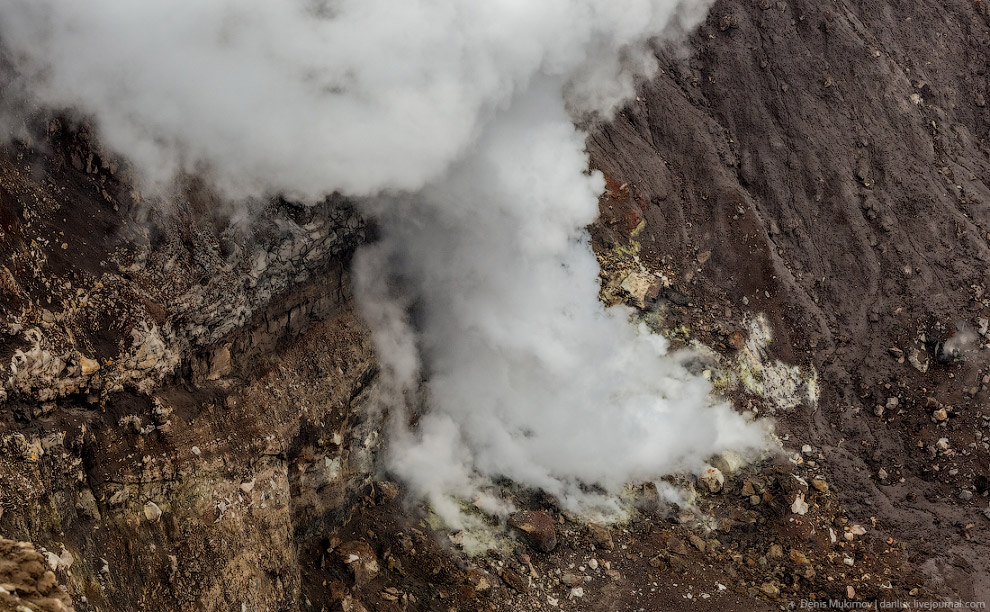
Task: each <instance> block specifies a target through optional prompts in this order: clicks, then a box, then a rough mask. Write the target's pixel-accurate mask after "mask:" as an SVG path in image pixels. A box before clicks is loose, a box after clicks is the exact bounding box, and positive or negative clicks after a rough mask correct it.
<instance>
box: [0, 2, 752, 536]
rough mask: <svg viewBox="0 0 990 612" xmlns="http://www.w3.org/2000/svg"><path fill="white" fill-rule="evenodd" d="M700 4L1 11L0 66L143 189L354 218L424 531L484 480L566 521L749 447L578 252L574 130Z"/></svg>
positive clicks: (589, 216)
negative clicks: (288, 201) (340, 196)
mask: <svg viewBox="0 0 990 612" xmlns="http://www.w3.org/2000/svg"><path fill="white" fill-rule="evenodd" d="M707 5H708V2H707V1H694V2H692V1H687V0H677V1H675V0H625V1H619V0H542V1H529V0H526V1H521V0H501V1H495V0H491V1H485V2H478V1H475V0H462V1H457V0H446V1H437V0H404V1H401V2H396V1H386V0H338V1H333V0H217V1H213V2H202V1H200V0H170V1H168V2H165V1H163V0H155V1H152V0H147V1H141V2H135V1H134V0H89V1H88V2H79V1H77V0H0V37H2V38H0V42H2V44H3V45H4V47H5V54H6V56H7V60H8V62H9V63H10V64H11V65H12V66H13V67H14V69H15V71H16V73H17V78H16V80H15V84H16V85H17V87H18V89H20V90H23V91H27V92H29V94H30V96H31V98H32V100H31V102H33V103H36V104H41V105H44V106H46V107H50V108H71V109H75V110H77V111H78V112H79V113H81V114H83V115H85V116H87V117H89V118H91V119H92V120H93V121H94V123H95V125H96V127H97V129H98V130H99V133H100V137H101V139H102V141H103V142H104V144H105V145H107V146H108V147H110V148H111V149H114V150H116V151H117V152H119V153H120V154H122V155H124V156H125V157H126V158H127V159H129V160H130V162H131V163H132V165H133V167H134V169H135V172H136V173H137V175H138V177H139V178H140V180H141V181H142V183H143V184H144V185H146V186H150V187H159V188H161V187H163V186H167V185H168V184H169V183H170V182H171V181H172V180H173V179H174V178H175V177H176V176H177V175H179V174H182V173H192V174H198V175H201V176H204V177H206V178H207V179H208V180H210V181H212V182H213V183H214V184H215V185H216V186H217V188H218V189H220V190H221V191H223V192H224V193H225V194H226V195H227V196H228V197H230V198H233V199H239V198H248V197H257V196H265V195H270V194H274V193H282V194H287V195H289V196H291V197H294V198H297V199H302V200H305V201H317V200H320V199H322V198H323V197H324V196H326V195H327V194H329V193H331V192H335V191H338V192H342V193H345V194H347V195H350V196H352V197H358V198H362V199H363V201H364V202H365V203H364V204H363V205H364V206H365V208H366V210H367V212H368V213H369V214H372V215H373V216H375V217H376V219H377V220H378V221H379V224H380V227H381V239H380V241H379V242H377V243H376V244H374V245H370V246H368V247H365V248H364V249H362V251H361V252H360V253H359V255H358V261H357V274H356V276H357V279H358V280H357V294H358V298H359V301H360V307H361V309H362V311H363V313H364V315H365V317H366V319H367V321H368V323H369V324H370V325H371V327H372V329H373V332H374V336H375V340H376V345H377V349H378V356H379V359H380V360H381V362H382V364H383V366H384V368H383V371H384V372H385V374H386V380H385V382H386V385H385V388H386V389H387V390H389V391H391V392H392V395H390V396H389V397H390V398H391V400H392V401H394V402H395V406H393V407H394V408H395V409H396V412H397V413H398V414H400V415H404V414H405V413H404V412H402V411H401V410H400V407H401V405H402V404H403V403H405V402H409V401H412V400H414V399H415V398H416V396H417V395H418V394H419V393H421V392H422V393H423V400H424V405H425V406H426V408H425V412H424V413H423V414H422V415H421V417H420V418H419V419H418V422H417V423H416V425H415V427H411V428H410V427H408V426H407V425H406V423H407V420H406V419H405V418H400V419H398V422H399V423H401V425H400V426H397V427H396V428H395V431H394V432H393V438H392V441H391V455H390V467H391V468H392V470H393V471H395V472H396V473H398V474H399V475H400V476H401V477H402V478H403V479H405V481H406V482H408V483H409V484H410V486H411V487H412V488H413V489H414V490H415V491H416V492H417V493H418V494H420V495H423V496H427V497H429V498H430V499H431V501H432V502H433V504H434V506H435V507H436V508H438V510H441V511H442V512H443V511H445V510H449V509H450V506H449V502H448V499H449V496H450V495H459V496H471V495H473V494H474V493H475V492H476V491H477V490H478V487H479V486H480V483H482V482H483V481H484V480H485V479H488V478H496V477H498V478H501V477H507V478H510V479H512V480H514V481H516V482H517V483H520V484H523V485H527V486H532V487H538V488H541V489H543V490H545V491H547V492H549V493H551V494H553V495H555V496H557V497H558V498H559V499H560V500H561V501H562V502H563V503H564V504H565V505H569V506H570V507H580V506H581V505H582V504H583V503H585V502H586V501H587V500H588V497H589V496H588V494H587V493H585V491H587V487H588V486H597V487H599V488H600V489H601V490H604V491H606V492H614V491H615V490H617V489H618V488H619V487H621V485H622V484H623V483H625V482H627V481H629V480H635V479H648V478H652V477H656V476H658V475H662V474H665V473H670V472H674V471H693V470H697V469H699V468H700V467H701V466H702V465H703V463H704V461H705V459H706V458H707V457H709V456H710V455H712V454H713V453H716V452H719V451H722V450H724V449H727V448H734V449H737V450H747V449H753V448H757V447H760V446H761V445H762V440H763V433H762V430H761V429H760V428H758V427H756V426H754V425H752V424H750V423H748V422H747V421H745V420H744V419H743V418H742V417H740V416H738V415H736V414H735V413H734V412H733V411H732V410H731V409H730V408H729V406H727V405H725V404H720V403H715V402H713V401H712V399H711V397H710V394H709V391H710V389H709V385H708V383H707V382H706V381H705V380H704V379H702V378H700V377H697V376H693V375H691V374H689V373H688V371H687V370H686V369H685V368H684V367H683V365H682V363H681V362H680V360H679V358H678V357H677V356H676V355H668V354H667V347H666V342H665V341H664V340H663V339H662V338H660V337H657V336H654V335H650V334H648V333H645V332H644V331H641V330H638V329H637V328H636V327H634V326H633V325H631V324H630V323H629V313H628V311H627V310H625V309H623V308H610V309H605V308H604V307H603V306H602V304H601V303H600V302H599V301H598V299H597V296H598V280H597V275H598V271H599V269H598V265H597V262H596V260H595V257H594V254H593V253H592V251H591V247H590V244H589V239H588V236H587V232H586V230H585V229H584V228H585V226H586V225H587V224H589V223H590V222H592V221H593V220H594V218H595V216H596V214H597V197H598V194H599V193H601V191H602V190H603V187H604V183H603V179H602V177H601V176H600V175H599V174H598V173H594V172H593V173H588V172H587V166H588V162H587V156H586V154H585V151H584V140H585V136H586V134H585V133H584V132H582V131H581V130H579V129H577V128H575V127H574V119H575V118H586V117H588V116H589V115H592V114H600V115H607V114H608V113H610V112H611V111H612V110H613V109H614V108H615V106H616V105H617V104H619V103H620V102H621V101H622V100H623V99H625V98H626V97H628V96H629V95H630V94H631V93H632V91H633V90H632V86H633V80H634V79H635V78H636V77H638V76H648V75H650V74H651V73H652V71H653V70H654V69H655V60H653V55H652V53H651V51H650V49H649V47H648V44H647V43H648V41H649V40H650V39H651V38H652V37H655V36H657V35H661V34H664V33H665V32H669V31H671V30H672V29H678V28H684V27H689V26H690V25H693V23H694V21H695V20H696V19H698V18H699V17H700V16H701V15H702V14H703V12H704V10H705V9H706V8H707ZM424 380H425V383H424V382H423V381H424ZM445 514H446V515H447V516H448V517H449V516H451V514H452V513H450V512H445Z"/></svg>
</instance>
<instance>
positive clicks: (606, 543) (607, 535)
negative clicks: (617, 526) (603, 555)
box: [588, 523, 615, 550]
mask: <svg viewBox="0 0 990 612" xmlns="http://www.w3.org/2000/svg"><path fill="white" fill-rule="evenodd" d="M588 535H590V536H591V541H592V542H593V543H594V544H595V546H596V547H598V548H601V549H603V550H613V549H614V548H615V543H614V542H613V541H612V532H611V531H609V529H608V527H606V526H604V525H599V524H597V523H590V524H589V525H588Z"/></svg>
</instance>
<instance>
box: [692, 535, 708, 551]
mask: <svg viewBox="0 0 990 612" xmlns="http://www.w3.org/2000/svg"><path fill="white" fill-rule="evenodd" d="M688 540H689V541H690V542H691V546H694V547H695V548H697V549H698V550H700V551H701V552H705V547H706V546H705V541H704V540H703V539H701V536H698V535H695V534H693V533H692V534H691V535H690V536H689V537H688Z"/></svg>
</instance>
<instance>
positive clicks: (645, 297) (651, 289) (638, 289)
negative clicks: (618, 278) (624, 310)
mask: <svg viewBox="0 0 990 612" xmlns="http://www.w3.org/2000/svg"><path fill="white" fill-rule="evenodd" d="M620 287H622V290H623V291H625V292H626V293H628V294H629V298H630V300H631V301H632V303H633V304H635V305H636V307H637V308H645V307H646V304H647V303H649V302H652V301H653V300H655V299H657V296H659V295H660V289H661V288H662V284H661V282H660V279H658V278H657V277H656V276H654V275H652V274H648V273H646V272H633V273H632V274H630V275H629V276H627V277H626V278H625V280H623V281H622V284H621V285H620Z"/></svg>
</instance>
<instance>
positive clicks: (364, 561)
mask: <svg viewBox="0 0 990 612" xmlns="http://www.w3.org/2000/svg"><path fill="white" fill-rule="evenodd" d="M336 552H337V556H338V557H339V558H340V560H341V561H343V562H344V564H345V565H347V567H348V568H350V570H351V573H352V574H353V575H354V586H355V587H358V588H360V587H362V586H364V585H366V584H368V583H369V582H371V581H372V580H374V579H375V578H377V577H378V571H379V569H378V557H377V556H376V555H375V551H374V550H373V549H372V548H371V545H370V544H368V543H367V542H363V541H353V542H345V543H344V544H341V545H340V546H338V547H337V551H336Z"/></svg>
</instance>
